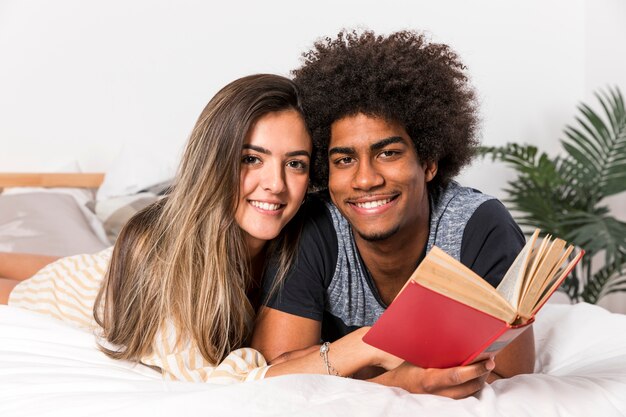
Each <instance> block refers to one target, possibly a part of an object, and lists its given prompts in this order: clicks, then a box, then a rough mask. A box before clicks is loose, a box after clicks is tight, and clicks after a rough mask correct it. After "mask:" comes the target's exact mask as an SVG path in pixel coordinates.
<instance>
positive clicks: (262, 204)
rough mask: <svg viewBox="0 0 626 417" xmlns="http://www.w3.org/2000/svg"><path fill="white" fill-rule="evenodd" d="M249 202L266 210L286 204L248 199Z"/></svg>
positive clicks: (275, 208)
mask: <svg viewBox="0 0 626 417" xmlns="http://www.w3.org/2000/svg"><path fill="white" fill-rule="evenodd" d="M248 202H249V203H250V204H251V205H253V206H254V207H256V208H258V209H261V210H265V211H276V210H278V209H279V208H281V207H283V206H284V204H280V203H267V202H265V201H256V200H248Z"/></svg>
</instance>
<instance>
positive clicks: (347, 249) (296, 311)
mask: <svg viewBox="0 0 626 417" xmlns="http://www.w3.org/2000/svg"><path fill="white" fill-rule="evenodd" d="M304 56H305V57H306V61H305V64H304V66H303V67H302V68H300V69H298V70H296V71H294V74H295V81H296V83H297V84H298V86H299V88H300V89H301V92H302V96H303V106H304V109H305V113H306V115H307V124H308V126H309V128H310V129H311V132H312V136H313V142H314V148H315V151H316V152H317V155H316V160H315V165H314V167H313V168H314V169H313V175H312V178H311V180H312V185H313V186H314V187H317V188H325V187H326V186H327V187H328V194H325V193H319V195H318V196H313V197H312V198H310V199H309V200H310V201H308V202H307V203H306V204H305V205H304V206H303V209H302V213H301V214H302V217H303V218H304V225H303V231H302V236H301V240H300V249H299V253H298V257H297V259H296V262H295V264H294V266H293V268H292V269H291V270H290V273H289V274H288V276H287V277H286V279H285V280H284V282H282V283H276V282H273V275H274V274H275V272H273V271H272V270H270V271H269V272H268V277H266V278H267V279H266V281H267V284H266V296H268V297H269V299H268V301H267V303H266V307H264V308H263V309H262V310H261V312H260V315H259V319H258V322H257V327H256V330H255V335H254V338H253V346H254V347H256V348H257V349H259V350H260V351H261V352H262V353H263V354H264V355H265V356H266V357H267V358H268V359H272V358H276V357H278V356H279V355H282V354H285V353H287V352H293V351H298V350H302V349H305V348H308V347H310V346H312V345H317V344H319V343H320V340H322V341H334V340H337V339H339V338H341V337H342V336H344V335H346V334H348V333H350V332H352V331H353V330H355V329H358V328H360V327H364V326H371V325H372V324H373V323H374V322H375V321H376V320H377V318H378V317H379V316H380V315H381V314H382V313H383V311H384V310H385V308H386V307H387V306H388V305H389V304H390V303H391V302H392V300H393V299H394V298H395V296H396V295H397V294H398V292H399V291H400V289H401V288H402V287H403V285H404V284H405V282H406V280H407V279H408V277H409V276H410V275H411V273H412V272H413V271H414V270H415V268H416V267H417V265H418V264H419V263H420V261H421V260H422V259H423V258H424V256H425V254H426V252H427V251H428V250H430V249H431V248H432V246H433V245H437V246H439V247H441V248H442V249H443V250H445V251H446V252H448V253H449V254H450V255H452V256H454V257H455V258H457V259H460V261H461V262H462V263H464V264H465V265H467V266H468V267H470V268H471V269H472V270H474V271H475V272H476V273H478V274H479V275H480V276H482V277H485V279H486V280H487V281H488V282H489V283H491V284H492V285H494V286H496V285H497V284H498V283H499V282H500V280H501V279H502V277H503V276H504V273H505V272H506V270H507V269H508V267H509V266H510V264H511V263H512V262H513V260H514V259H515V256H516V255H517V253H518V252H519V250H520V249H521V248H522V247H523V244H524V237H523V235H522V233H521V231H520V229H519V227H518V226H517V225H516V224H515V222H514V221H513V219H512V218H511V216H510V214H509V213H508V212H507V211H506V209H505V208H504V206H503V205H502V204H501V203H500V202H499V201H497V200H496V199H494V198H492V197H490V196H487V195H484V194H481V193H479V192H478V191H476V190H473V189H469V188H464V187H461V186H460V185H458V184H457V183H455V182H453V181H452V178H453V177H454V176H455V175H456V174H457V173H458V172H459V171H460V169H461V168H462V167H463V166H464V165H466V164H467V163H468V162H469V161H470V160H471V157H472V155H473V153H474V150H475V146H476V145H477V141H476V139H475V131H476V125H477V116H476V105H475V97H474V92H473V90H472V89H471V88H470V87H469V86H468V83H467V78H466V75H465V74H464V66H463V64H462V63H461V62H460V61H459V59H458V58H457V56H456V55H455V54H454V53H453V52H452V51H451V50H450V49H449V48H448V47H447V46H446V45H440V44H434V43H429V42H428V41H427V40H425V38H424V36H423V35H420V34H417V33H414V32H399V33H394V34H392V35H390V36H388V37H382V36H379V37H377V36H375V35H374V34H373V33H371V32H365V33H362V34H358V33H354V32H353V33H349V32H342V33H340V34H339V35H338V37H337V38H336V39H330V38H328V39H326V40H325V41H322V42H318V43H316V44H315V48H314V49H313V50H312V51H310V52H309V53H307V54H305V55H304ZM279 284H280V285H279ZM276 288H278V290H277V292H274V291H273V290H272V289H276ZM468 326H471V323H468ZM292 355H294V356H297V354H292ZM322 357H323V359H324V361H328V360H329V356H328V352H324V353H323V355H322ZM495 364H496V365H495V369H494V370H493V372H492V373H491V375H490V379H495V378H498V377H509V376H512V375H516V374H519V373H528V372H532V371H533V365H534V339H533V333H532V329H529V330H528V331H526V332H525V333H523V334H522V335H521V336H519V337H518V338H517V339H516V340H515V341H514V342H513V343H511V344H510V345H509V346H507V348H505V349H504V350H503V351H501V352H500V353H499V354H498V357H497V358H496V359H495ZM327 366H328V363H327ZM403 366H404V367H406V366H407V365H406V364H404V365H403ZM400 368H402V367H400ZM400 371H401V369H398V370H392V371H389V372H386V373H383V374H382V375H379V376H377V377H374V378H373V379H372V380H373V381H377V382H380V383H383V384H388V385H397V386H404V385H403V383H402V382H398V379H397V378H396V376H397V375H398V374H399V372H400ZM329 372H330V371H329ZM455 372H456V373H455V374H454V375H456V376H454V375H453V376H452V377H450V373H449V372H448V373H446V371H445V370H433V371H432V372H431V373H430V375H431V379H430V380H429V381H428V382H425V383H424V384H423V392H435V393H444V395H450V396H455V397H459V396H465V395H470V394H471V393H472V390H471V389H470V390H468V389H464V386H466V385H467V384H470V383H471V382H472V381H471V380H472V378H481V376H477V375H475V374H472V375H471V376H467V377H463V378H461V377H459V375H462V374H463V372H466V371H464V370H463V369H459V370H455ZM472 372H473V371H472ZM466 373H467V374H468V375H469V374H470V373H471V372H469V371H468V372H466ZM433 386H434V387H436V388H437V389H432V388H433ZM442 386H444V388H445V389H441V387H442ZM472 386H473V387H476V386H477V385H476V383H475V381H474V382H473V385H472ZM478 386H479V387H480V385H478ZM473 389H474V390H475V388H473ZM412 390H413V391H415V390H414V389H412ZM417 391H418V392H419V391H420V390H417Z"/></svg>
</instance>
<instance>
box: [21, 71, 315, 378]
mask: <svg viewBox="0 0 626 417" xmlns="http://www.w3.org/2000/svg"><path fill="white" fill-rule="evenodd" d="M311 152H312V149H311V139H310V137H309V134H308V131H307V129H306V126H305V124H304V119H303V117H302V110H301V107H300V102H299V97H298V95H297V91H296V89H295V86H294V84H293V83H292V82H291V81H290V80H288V79H286V78H283V77H280V76H276V75H253V76H249V77H244V78H241V79H239V80H236V81H234V82H232V83H230V84H229V85H227V86H226V87H224V88H223V89H222V90H220V91H219V92H218V93H217V94H216V95H215V97H213V99H212V100H211V101H210V102H209V103H208V104H207V106H206V108H205V109H204V111H203V112H202V114H201V115H200V117H199V119H198V121H197V123H196V125H195V127H194V129H193V131H192V133H191V137H190V139H189V142H188V144H187V146H186V149H185V152H184V155H183V158H182V162H181V164H180V167H179V171H178V174H177V177H176V179H175V183H174V186H173V189H172V191H171V193H170V194H169V196H168V197H167V198H166V199H164V200H163V201H162V202H160V203H159V204H158V205H155V206H154V207H150V208H149V209H147V210H146V211H145V212H143V213H140V214H139V215H138V218H137V219H133V221H131V222H130V224H129V226H128V228H127V229H128V230H126V231H125V233H124V234H123V235H122V236H121V242H120V244H118V245H117V246H116V249H115V253H116V255H115V259H114V261H113V262H112V265H111V267H110V269H109V270H108V272H107V275H106V278H105V280H104V283H103V285H102V289H101V290H100V295H99V296H98V297H97V299H96V295H97V294H98V289H99V288H100V284H101V277H102V275H103V273H104V271H105V270H106V267H107V264H108V261H109V258H110V256H111V255H110V254H111V250H110V249H108V250H106V251H104V252H101V253H99V254H96V255H92V256H85V255H82V256H77V257H70V258H65V259H63V260H60V261H58V262H56V263H53V264H50V265H48V266H46V267H45V268H43V269H42V270H41V271H40V272H39V273H37V274H36V275H35V276H34V277H33V278H32V279H29V280H25V281H23V282H22V283H20V284H19V285H17V286H16V287H15V289H13V291H12V292H11V295H10V299H9V304H11V305H16V306H21V307H25V308H29V309H32V310H36V311H40V312H43V313H47V314H50V315H53V316H56V317H58V318H61V319H63V320H66V321H70V322H72V323H74V324H77V325H79V326H83V327H90V328H95V327H97V326H96V323H94V321H93V319H92V317H91V314H90V312H91V310H92V309H93V308H94V304H95V312H96V314H95V318H96V321H97V323H98V324H100V325H101V326H102V336H103V337H104V339H106V340H107V342H108V343H114V344H115V345H116V346H115V347H114V346H111V345H109V344H108V343H107V344H106V348H105V352H107V353H108V354H109V355H110V356H112V357H116V358H119V359H131V360H141V361H143V362H145V363H148V364H151V365H156V366H159V367H160V368H161V369H162V370H163V373H164V375H165V376H167V377H171V378H174V379H186V380H203V379H206V378H208V377H209V376H210V373H211V372H210V371H211V369H208V368H211V366H210V365H211V364H217V363H220V362H222V361H223V360H224V359H225V358H226V357H227V356H228V355H229V354H230V353H231V351H233V350H236V349H237V348H240V347H241V346H243V345H244V343H245V342H246V339H247V337H248V335H249V333H250V331H251V326H252V323H253V319H254V311H255V310H256V307H257V306H258V297H257V295H256V294H257V293H258V288H259V281H260V278H261V275H262V272H263V265H264V259H265V257H266V256H267V255H268V253H269V252H270V251H271V252H276V253H278V254H280V263H281V267H282V269H283V270H286V268H287V266H288V264H289V262H290V260H291V258H292V257H293V253H294V248H295V246H296V245H295V242H294V241H293V240H294V239H295V238H296V236H297V230H295V227H294V228H293V229H294V230H289V228H285V226H286V225H287V223H288V222H289V221H290V220H291V219H292V218H293V217H294V215H295V214H296V212H297V211H298V209H299V207H300V205H301V204H302V202H303V200H304V197H305V194H306V190H307V186H308V172H309V164H310V160H311ZM294 226H296V225H295V224H294ZM284 228H285V231H284V233H283V235H282V236H281V239H280V240H279V241H276V242H272V246H273V248H270V247H269V246H270V245H268V242H269V241H271V240H272V239H274V238H276V237H277V236H278V235H279V234H280V233H281V230H283V229H284ZM138 242H140V243H141V244H138ZM126 255H128V256H129V258H127V259H124V256H126ZM130 255H132V257H133V258H132V259H131V258H130ZM46 260H47V259H43V260H42V261H41V263H45V261H46ZM119 346H122V348H119ZM252 353H254V352H252V350H251V349H249V352H243V353H240V355H241V356H242V357H243V356H246V355H247V356H246V357H248V356H249V357H251V358H252V357H254V358H253V359H250V361H249V362H251V363H252V365H254V366H251V367H250V369H253V368H257V367H258V366H259V365H264V364H265V362H264V360H263V358H262V356H260V355H259V354H252ZM172 360H173V363H170V362H171V361H172ZM181 361H188V362H190V363H185V364H182V365H181ZM263 372H264V370H262V371H259V372H257V374H256V375H257V376H262V374H263ZM247 376H248V375H237V379H242V377H247Z"/></svg>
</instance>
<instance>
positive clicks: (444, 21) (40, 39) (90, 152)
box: [0, 0, 626, 218]
mask: <svg viewBox="0 0 626 417" xmlns="http://www.w3.org/2000/svg"><path fill="white" fill-rule="evenodd" d="M625 4H626V3H625V2H624V1H623V0H593V1H592V0H551V1H543V0H527V1H524V2H503V1H499V0H474V1H471V2H468V1H464V0H441V1H437V2H434V1H415V0H388V1H380V0H342V1H331V0H316V1H313V2H293V1H277V0H266V1H263V2H260V1H253V0H250V1H245V0H231V1H227V2H209V1H191V0H181V1H165V0H132V1H131V0H110V1H106V2H105V1H88V0H56V1H47V0H0V172H3V171H4V172H6V171H44V170H54V169H59V168H63V167H64V166H67V165H68V164H70V163H71V162H72V161H79V163H80V165H81V167H82V169H83V170H85V171H106V170H107V169H108V168H109V167H110V166H112V164H113V162H114V161H115V159H116V158H117V157H118V155H120V153H121V152H124V154H125V155H133V156H139V155H143V156H144V157H146V158H149V159H150V160H151V161H153V164H155V165H158V166H164V167H168V169H171V170H173V169H174V166H175V165H176V162H177V154H178V150H179V149H180V147H181V145H182V144H183V143H184V142H185V140H186V138H187V135H188V133H189V132H190V130H191V127H192V126H193V123H194V122H195V119H196V117H197V115H198V114H199V113H200V111H201V110H202V108H203V107H204V105H205V104H206V102H207V101H208V100H209V98H210V97H211V96H212V95H213V94H214V93H215V92H216V91H217V90H218V89H219V88H220V87H221V86H223V85H224V84H225V83H227V82H228V81H231V80H233V79H235V78H237V77H239V76H242V75H245V74H250V73H256V72H274V73H279V74H284V75H287V74H288V73H289V70H290V69H293V68H294V67H296V66H297V65H299V62H300V61H299V56H300V54H301V53H302V52H303V51H305V50H307V49H308V48H309V47H310V46H311V45H312V43H313V41H314V40H315V39H316V38H318V37H320V36H324V35H331V36H332V35H334V34H335V33H337V32H338V30H339V29H340V28H342V27H368V28H371V29H374V30H376V31H377V32H381V33H388V32H390V31H393V30H399V29H406V28H410V29H422V30H426V31H429V32H430V33H431V34H432V38H433V40H435V41H438V42H444V43H448V44H450V45H451V46H452V47H453V48H454V49H455V50H456V51H457V52H458V53H459V54H460V55H461V57H462V58H463V60H464V61H465V62H466V64H467V65H468V67H469V71H470V74H471V76H472V81H473V83H474V84H475V86H476V87H477V89H478V92H479V95H480V99H481V104H482V118H483V129H482V138H483V143H484V144H487V145H495V144H504V143H506V142H508V141H518V142H529V143H533V144H537V145H540V146H541V147H542V148H543V149H546V150H548V151H550V152H555V151H556V150H557V149H558V148H559V145H558V139H559V138H561V137H562V135H561V131H562V128H563V126H564V125H565V124H566V123H570V122H571V121H573V115H574V114H575V112H576V110H575V106H576V104H577V103H578V102H579V101H581V100H589V99H590V98H591V92H592V91H593V90H595V89H596V88H598V87H602V86H606V85H620V86H621V88H622V90H623V91H624V92H626V54H625V53H624V48H623V46H624V41H626V24H625V23H624V22H625V20H626V19H625V18H626V5H625ZM512 176H513V173H512V172H510V171H509V170H506V169H504V168H503V167H502V166H501V165H498V164H494V163H491V162H487V161H477V162H476V163H475V164H474V166H473V167H472V168H469V169H467V170H466V171H465V172H464V173H463V175H462V176H461V181H462V182H464V183H467V184H470V185H472V186H474V187H476V188H479V189H482V190H483V191H486V192H489V193H491V194H495V195H496V196H498V197H503V196H504V194H503V192H502V191H501V188H502V186H503V185H505V183H506V181H507V179H511V178H512ZM625 200H626V198H618V199H612V200H611V207H613V209H614V210H615V211H616V212H617V214H618V215H619V216H621V217H624V218H626V215H624V212H626V203H625Z"/></svg>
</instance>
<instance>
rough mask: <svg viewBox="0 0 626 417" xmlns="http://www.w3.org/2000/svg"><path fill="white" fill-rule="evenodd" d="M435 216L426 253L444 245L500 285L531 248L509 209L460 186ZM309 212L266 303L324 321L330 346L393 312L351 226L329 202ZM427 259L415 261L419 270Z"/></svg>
mask: <svg viewBox="0 0 626 417" xmlns="http://www.w3.org/2000/svg"><path fill="white" fill-rule="evenodd" d="M430 209H431V211H430V230H429V238H428V243H427V245H426V248H425V253H426V252H427V251H429V250H430V249H431V248H432V247H433V245H436V246H438V247H440V248H442V249H443V250H444V251H446V252H447V253H448V254H450V255H451V256H453V257H454V258H456V259H459V260H460V261H461V262H462V263H464V264H465V265H466V266H468V267H469V268H471V269H472V270H474V272H476V273H477V274H479V275H480V276H483V277H485V278H486V279H487V281H489V282H490V283H491V284H492V285H494V286H495V285H497V284H498V283H499V282H500V280H501V279H502V277H503V276H504V273H505V272H506V270H507V269H508V267H509V266H510V264H511V263H512V262H513V260H514V259H515V257H516V256H517V253H518V252H519V251H520V250H521V248H522V247H523V245H524V236H523V234H522V232H521V230H520V229H519V227H518V226H517V224H516V223H515V221H513V219H512V218H511V216H510V214H509V213H508V211H507V210H506V209H505V208H504V206H503V205H502V204H501V203H500V202H499V201H498V200H496V199H494V198H493V197H491V196H487V195H485V194H482V193H480V192H478V191H476V190H473V189H471V188H466V187H461V186H459V185H458V184H457V183H455V182H452V183H450V184H449V185H448V186H447V187H446V188H444V189H441V190H439V192H438V193H437V198H436V199H435V198H431V207H430ZM302 210H303V212H302V213H301V214H302V215H303V216H302V217H303V218H304V219H305V220H304V226H303V233H302V236H301V240H300V248H299V252H298V257H297V260H296V262H295V264H294V266H293V268H292V269H291V270H290V273H289V274H288V276H287V278H286V279H285V282H284V284H283V286H282V288H281V289H280V290H279V291H278V293H277V294H275V295H274V296H273V297H272V298H271V299H270V300H269V301H268V302H267V303H266V304H267V305H268V306H269V307H271V308H275V309H277V310H280V311H284V312H286V313H290V314H295V315H298V316H301V317H306V318H310V319H313V320H317V321H321V322H322V337H323V339H324V340H329V341H333V340H336V339H338V338H340V337H342V336H344V335H345V334H347V333H349V332H351V331H352V330H355V329H357V328H359V327H362V326H371V325H372V324H373V323H374V322H375V321H376V320H377V319H378V317H380V315H381V314H382V313H383V312H384V310H385V309H386V308H387V306H386V305H385V304H384V302H383V301H382V300H381V297H380V295H379V294H378V291H377V289H376V286H375V284H374V282H373V280H372V278H371V276H370V274H369V272H368V271H367V268H366V267H365V265H364V263H363V261H362V259H361V257H360V254H359V252H358V249H357V247H356V243H355V241H354V237H353V235H352V229H351V227H350V225H349V223H348V221H347V220H346V219H345V218H344V217H343V216H342V215H341V213H340V212H339V210H338V209H337V208H336V207H335V206H334V205H333V204H332V202H330V200H329V198H328V197H327V196H324V195H321V196H314V197H311V198H309V199H308V201H307V204H306V205H305V207H303V208H302ZM425 253H424V254H425ZM424 254H422V256H421V257H420V258H419V259H416V260H415V266H416V267H417V265H418V264H419V263H420V262H421V259H422V258H423V256H424ZM273 277H274V269H273V268H269V269H268V273H267V274H266V278H265V280H264V282H265V284H264V288H265V292H266V293H265V297H267V291H268V289H269V288H270V286H271V283H272V282H273ZM407 278H408V277H407Z"/></svg>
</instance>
